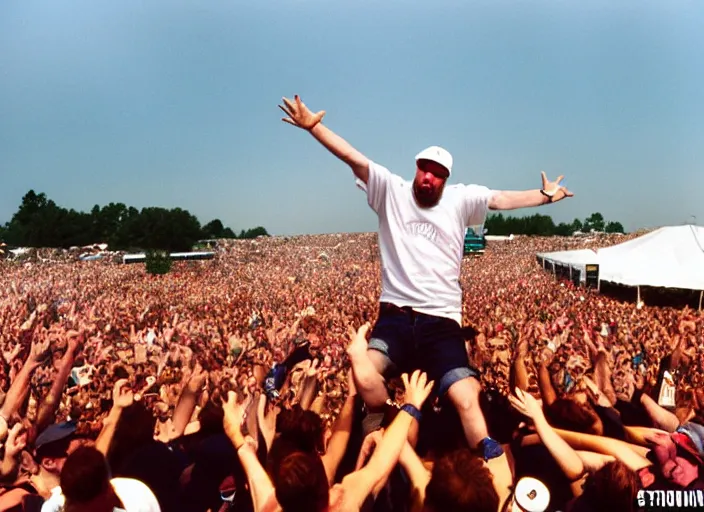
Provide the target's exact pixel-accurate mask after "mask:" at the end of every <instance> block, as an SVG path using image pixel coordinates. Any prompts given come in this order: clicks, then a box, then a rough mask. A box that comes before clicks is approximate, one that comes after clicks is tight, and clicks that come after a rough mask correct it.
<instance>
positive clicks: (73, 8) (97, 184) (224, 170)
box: [0, 0, 704, 234]
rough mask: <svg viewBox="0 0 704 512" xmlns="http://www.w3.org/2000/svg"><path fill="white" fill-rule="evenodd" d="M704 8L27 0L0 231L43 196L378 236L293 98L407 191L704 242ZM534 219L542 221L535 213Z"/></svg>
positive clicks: (3, 61) (9, 74)
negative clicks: (421, 185)
mask: <svg viewBox="0 0 704 512" xmlns="http://www.w3.org/2000/svg"><path fill="white" fill-rule="evenodd" d="M701 27H704V4H702V3H701V2H695V1H691V2H683V1H667V2H664V1H661V2H651V1H622V2H613V1H601V0H594V1H589V2H566V1H550V2H547V1H545V2H539V1H533V2H528V1H512V2H508V1H503V0H492V1H485V2H475V1H460V0H458V1H448V0H434V1H433V2H429V1H423V2H421V1H416V0H387V1H384V2H373V1H371V0H354V1H351V0H350V1H341V0H340V1H330V0H325V1H323V0H290V1H276V0H266V1H262V2H244V1H240V0H229V1H224V0H208V1H196V0H192V1H185V0H149V1H147V0H142V1H133V0H124V1H119V2H115V1H114V0H70V1H65V2H49V1H44V2H39V1H34V0H12V1H8V2H2V5H1V6H0V222H5V221H8V220H9V219H10V217H11V215H12V213H14V211H15V210H16V209H17V206H18V205H19V202H20V199H21V197H22V195H23V194H24V193H25V192H27V191H28V190H29V189H30V188H33V189H35V190H36V191H43V192H45V193H46V194H47V195H48V196H49V197H50V198H52V199H54V200H55V201H56V202H57V203H58V204H61V205H62V206H65V207H72V208H76V209H80V210H88V209H90V208H91V207H92V205H94V204H96V203H97V204H101V205H103V204H106V203H108V202H111V201H114V202H124V203H126V204H128V205H133V206H136V207H138V208H141V207H143V206H152V205H154V206H164V207H174V206H181V207H184V208H187V209H189V210H190V211H191V212H192V213H194V214H195V215H197V216H198V218H199V219H200V220H201V222H202V223H205V222H208V221H209V220H211V219H213V218H220V219H221V220H222V221H223V223H225V224H226V225H229V226H231V227H233V228H234V229H235V230H240V229H243V228H249V227H253V226H256V225H263V226H265V227H266V228H267V229H268V230H269V231H270V232H271V233H274V234H297V233H325V232H341V231H373V230H375V229H376V218H375V216H374V214H373V213H372V212H371V211H370V210H369V209H368V207H367V206H366V201H365V198H364V195H363V193H362V192H361V191H359V190H358V189H357V188H356V187H355V186H354V181H353V179H352V175H351V172H350V171H349V170H348V169H347V168H346V167H345V166H344V165H343V164H342V163H340V162H338V161H337V160H336V159H335V158H334V157H333V156H331V155H329V154H328V153H327V152H326V150H325V149H323V148H322V147H321V146H319V145H318V143H317V142H316V141H315V140H314V139H313V138H312V137H310V136H309V135H308V134H306V133H305V132H303V131H301V130H298V129H296V128H293V127H291V126H289V125H287V124H284V123H282V122H281V121H280V118H281V115H280V112H279V110H278V109H277V104H278V103H279V101H280V98H281V96H284V95H286V96H293V95H294V94H295V93H299V94H301V96H302V98H303V100H304V101H305V102H306V103H307V104H308V105H309V106H311V108H314V109H316V110H317V109H325V110H327V116H326V118H325V122H326V123H327V125H328V126H329V127H330V128H331V129H333V130H334V131H336V132H337V133H339V134H340V135H342V136H343V137H345V138H347V139H348V140H349V141H350V142H351V143H352V144H354V145H355V146H356V147H357V148H358V149H360V150H361V151H362V152H363V153H365V154H366V155H367V156H368V157H370V158H371V159H373V160H375V161H377V162H379V163H381V164H383V165H385V166H387V167H389V168H390V169H391V170H392V171H394V172H396V173H398V174H401V175H403V176H405V177H408V178H411V177H412V175H413V172H414V163H413V156H414V155H415V154H416V153H417V152H418V151H419V150H421V149H423V148H424V147H426V146H429V145H434V144H438V145H441V146H444V147H446V148H447V149H448V150H449V151H450V152H451V153H452V154H453V156H454V158H455V168H454V172H453V176H452V178H451V181H452V182H462V183H480V184H483V185H487V186H489V187H492V188H499V189H524V188H536V187H537V186H539V184H540V171H541V170H545V171H546V172H547V173H548V176H551V177H555V176H556V175H558V174H564V175H565V176H566V183H567V185H568V186H569V187H570V188H571V189H573V190H574V192H575V193H576V196H575V197H574V198H573V199H571V200H569V201H565V202H563V203H560V204H558V205H552V206H550V207H545V208H542V209H541V210H540V211H541V212H544V213H548V214H550V215H552V216H553V218H554V219H556V220H557V221H570V220H572V219H573V218H575V217H579V218H584V217H586V216H587V215H589V214H590V213H591V212H594V211H600V212H602V213H603V214H604V216H605V217H606V218H607V219H612V220H620V221H622V223H623V224H624V226H625V227H626V229H629V230H632V229H636V228H639V227H651V226H659V225H666V224H679V223H682V222H684V221H687V220H689V219H690V218H691V217H690V216H691V215H695V216H697V222H698V223H699V224H702V223H704V200H702V199H701V196H702V191H704V170H703V167H704V65H703V64H702V63H703V62H704V30H702V29H701ZM525 213H533V211H530V210H528V211H526V212H525Z"/></svg>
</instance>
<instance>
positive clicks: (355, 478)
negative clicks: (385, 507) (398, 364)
mask: <svg viewBox="0 0 704 512" xmlns="http://www.w3.org/2000/svg"><path fill="white" fill-rule="evenodd" d="M401 379H402V380H403V384H404V386H405V388H406V405H410V406H411V407H409V408H406V407H405V406H404V408H402V409H401V411H399V413H398V414H397V415H396V418H395V419H394V420H393V421H392V422H391V425H390V426H389V428H388V429H387V430H386V432H385V433H384V437H383V438H382V440H381V442H380V443H379V445H378V446H377V448H376V450H374V454H373V455H372V458H371V460H370V461H369V463H368V464H367V465H366V466H364V467H363V468H362V469H360V470H359V471H355V472H354V473H352V474H350V475H347V476H346V477H345V478H344V480H343V481H342V486H343V487H344V489H345V492H346V493H347V495H348V496H349V499H350V503H352V502H354V503H356V505H357V506H358V507H361V506H362V504H363V503H364V501H365V500H366V499H367V496H369V494H370V493H371V492H372V490H373V489H374V487H375V486H376V484H377V482H379V481H380V480H383V479H386V478H388V476H389V473H391V471H392V470H393V469H394V467H395V466H396V464H397V463H398V458H399V456H400V455H401V451H402V450H403V447H404V445H405V444H406V441H407V439H408V430H409V429H410V427H411V423H412V422H413V421H414V417H415V416H416V415H418V414H420V408H421V407H422V405H423V403H424V402H425V400H426V398H428V395H430V391H431V390H432V388H433V382H432V381H431V382H427V376H426V374H425V373H420V372H419V371H418V370H416V371H415V372H414V373H413V375H412V376H411V378H410V380H409V378H408V375H407V374H405V373H404V374H403V375H402V376H401ZM409 410H410V411H411V412H409Z"/></svg>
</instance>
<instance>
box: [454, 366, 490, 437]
mask: <svg viewBox="0 0 704 512" xmlns="http://www.w3.org/2000/svg"><path fill="white" fill-rule="evenodd" d="M480 391H481V384H480V383H479V381H478V380H477V379H476V378H474V377H465V378H463V379H462V380H458V381H457V382H455V383H454V384H452V385H451V386H450V389H449V390H448V391H447V397H448V398H449V399H450V402H452V405H454V406H455V409H457V413H458V414H459V416H460V421H461V422H462V428H463V429H464V435H465V437H466V438H467V442H468V443H469V446H470V448H472V449H474V448H476V447H477V446H479V443H481V442H482V440H483V439H485V438H487V437H489V429H488V428H487V426H486V420H485V419H484V414H483V413H482V409H481V407H480V406H479V392H480Z"/></svg>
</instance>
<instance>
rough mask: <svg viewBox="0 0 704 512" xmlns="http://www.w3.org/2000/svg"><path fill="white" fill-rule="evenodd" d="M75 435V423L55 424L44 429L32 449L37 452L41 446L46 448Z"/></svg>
mask: <svg viewBox="0 0 704 512" xmlns="http://www.w3.org/2000/svg"><path fill="white" fill-rule="evenodd" d="M75 433H76V423H75V422H73V421H64V422H63V423H55V424H54V425H50V426H48V427H47V428H45V429H44V430H43V431H42V433H41V434H39V436H37V440H36V442H35V443H34V447H35V448H36V449H37V450H39V449H40V448H41V447H42V446H46V445H48V444H51V443H55V442H57V441H62V440H64V439H67V438H68V437H71V436H72V435H74V434H75Z"/></svg>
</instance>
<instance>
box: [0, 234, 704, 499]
mask: <svg viewBox="0 0 704 512" xmlns="http://www.w3.org/2000/svg"><path fill="white" fill-rule="evenodd" d="M626 238H627V237H623V236H614V237H609V238H600V239H598V240H585V239H581V238H540V237H516V238H515V239H513V240H511V241H503V242H489V245H488V247H487V251H486V253H485V254H484V255H482V256H480V257H476V258H467V259H466V260H465V262H464V265H463V269H462V275H461V286H462V289H463V295H464V300H463V315H462V316H463V327H464V330H465V331H466V334H467V336H466V338H467V349H468V354H469V358H470V361H471V363H472V365H473V366H474V367H475V368H476V369H477V370H479V373H480V375H481V381H482V387H483V391H482V395H481V401H482V404H481V405H482V410H483V411H484V415H485V417H486V419H487V424H488V426H489V430H490V433H491V436H492V437H493V438H494V439H497V440H498V441H500V442H501V443H502V444H503V445H504V447H505V454H504V455H503V456H501V457H499V458H497V459H492V460H490V461H488V462H485V461H484V460H483V459H481V458H480V457H478V456H477V455H476V453H474V451H473V450H472V447H467V446H466V441H465V440H464V436H463V433H462V428H461V425H460V424H459V421H458V419H457V416H456V413H455V412H454V410H453V408H452V407H448V406H447V404H444V403H443V402H442V400H438V399H436V398H434V396H433V394H432V392H430V391H429V388H428V386H427V385H426V378H425V375H424V374H418V373H416V374H411V375H403V376H399V378H394V379H389V380H388V381H387V385H388V387H389V388H390V389H391V390H392V396H395V397H396V399H395V401H390V403H389V405H388V410H387V411H386V412H385V413H384V415H383V419H382V420H381V421H380V422H374V421H369V417H370V416H372V414H371V413H369V411H367V410H366V408H365V406H364V403H363V402H364V401H363V399H362V398H363V397H361V396H360V395H361V393H358V391H357V388H358V387H359V383H360V379H361V378H362V377H361V376H360V375H359V374H358V373H357V372H359V371H361V370H359V369H357V368H356V367H355V365H354V364H351V363H350V361H353V360H354V357H353V356H354V354H359V353H362V352H363V351H364V350H365V347H366V343H367V339H366V336H365V334H366V332H367V331H366V327H365V324H367V323H372V324H373V322H374V321H375V319H376V318H377V315H378V308H379V303H378V298H379V293H380V280H379V276H380V269H379V265H380V261H379V251H378V246H377V237H376V235H375V234H352V235H347V234H345V235H321V236H300V237H291V238H286V237H270V238H260V239H257V240H251V241H244V240H242V241H221V242H220V244H219V245H218V247H217V248H216V257H215V258H214V259H213V260H208V261H194V262H178V263H175V264H174V267H173V269H172V271H171V272H170V273H169V274H167V275H164V276H150V275H148V274H146V272H145V269H144V266H143V265H141V264H130V265H124V264H119V263H115V262H114V261H100V260H98V261H90V262H83V261H63V262H57V261H53V262H41V261H39V262H24V263H18V262H9V261H5V262H0V349H1V350H2V362H3V364H2V367H1V368H0V401H1V402H0V403H2V407H1V409H0V439H1V440H2V449H1V453H0V458H2V464H1V465H0V483H2V490H1V491H0V510H45V511H46V510H55V511H59V510H64V511H67V512H68V511H87V510H93V511H102V510H106V511H112V510H114V509H115V508H117V509H118V510H120V509H123V510H127V511H128V512H129V511H138V510H139V511H142V510H144V511H157V510H161V511H185V512H190V511H202V512H205V511H212V512H215V511H224V510H238V511H239V510H242V511H247V510H256V511H260V510H261V511H269V510H271V511H273V510H287V511H288V510H301V511H303V510H306V511H308V510H321V511H322V510H331V511H332V510H360V509H362V510H375V511H377V510H379V511H381V510H437V511H444V510H448V511H450V510H486V511H490V510H491V511H495V510H500V509H501V508H502V507H505V506H506V505H505V504H507V503H511V502H512V501H516V502H519V503H522V502H525V500H532V499H536V500H541V499H544V498H545V496H549V499H547V498H545V499H546V500H547V501H546V503H545V504H544V505H545V506H544V507H543V508H542V509H543V510H567V509H572V510H595V509H598V508H600V509H603V510H631V509H635V507H636V506H637V500H636V494H637V492H638V490H641V489H658V490H660V489H662V490H665V489H668V490H669V489H688V490H692V489H702V488H704V472H702V471H703V470H704V464H703V463H702V457H703V456H704V447H703V446H702V443H704V427H702V425H704V414H702V408H701V407H702V406H704V388H703V387H702V376H703V375H704V321H703V320H702V316H701V314H700V313H699V312H697V311H696V310H692V309H690V308H674V307H662V306H657V307H653V306H650V305H648V304H647V302H646V304H645V305H644V306H643V307H640V306H638V305H636V304H635V303H634V302H633V301H629V300H621V299H616V298H613V297H612V296H610V295H607V294H600V293H597V292H596V291H595V290H592V289H587V288H583V287H575V286H574V284H572V283H570V282H567V281H563V282H558V281H556V280H555V278H554V276H552V275H551V274H549V273H548V272H544V271H543V270H542V269H541V268H540V267H539V265H538V264H537V262H536V258H535V254H536V253H537V252H543V251H550V250H563V249H568V248H577V247H586V246H590V244H591V245H592V246H594V245H596V244H598V245H600V246H603V245H605V244H610V243H617V242H621V241H623V240H625V239H626ZM670 385H671V386H672V387H674V389H675V390H676V392H675V393H674V399H673V401H672V402H668V401H667V397H666V396H665V397H664V395H666V394H667V393H665V392H664V391H663V390H667V389H669V386H670ZM397 403H398V404H401V403H411V404H413V405H415V406H416V407H417V408H418V409H419V410H421V411H422V418H421V419H420V424H419V425H417V424H416V423H417V419H416V418H411V417H410V416H408V415H404V414H399V413H398V408H397V406H396V404H397ZM528 477H532V478H534V479H535V480H531V479H530V478H528ZM523 485H527V486H531V485H532V486H534V487H535V488H534V489H532V493H528V495H527V496H528V497H526V496H524V495H523V494H522V491H521V489H523V487H522V486H523ZM543 486H545V487H543ZM522 506H523V505H522ZM524 508H525V509H526V510H529V509H530V510H536V508H532V509H531V508H530V507H527V506H524Z"/></svg>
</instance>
